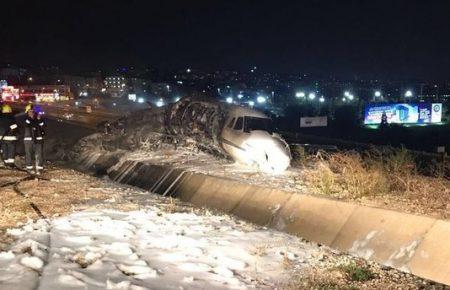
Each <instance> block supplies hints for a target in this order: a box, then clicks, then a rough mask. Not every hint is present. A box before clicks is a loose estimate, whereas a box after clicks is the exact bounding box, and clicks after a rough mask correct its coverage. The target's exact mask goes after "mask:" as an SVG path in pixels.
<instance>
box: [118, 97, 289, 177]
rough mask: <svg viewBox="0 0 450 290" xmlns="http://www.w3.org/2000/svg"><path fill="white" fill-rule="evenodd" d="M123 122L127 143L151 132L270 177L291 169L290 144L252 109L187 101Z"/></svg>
mask: <svg viewBox="0 0 450 290" xmlns="http://www.w3.org/2000/svg"><path fill="white" fill-rule="evenodd" d="M120 122H121V124H120V126H119V127H120V130H121V131H120V134H119V135H121V136H123V137H124V138H125V139H127V140H128V141H130V140H138V139H139V140H142V138H143V136H148V135H149V132H152V133H157V134H158V136H159V137H160V138H161V139H164V140H165V141H164V142H169V143H170V142H172V143H181V142H182V140H186V139H189V140H193V141H194V142H195V143H196V146H197V148H199V149H200V150H202V151H207V152H209V153H212V154H214V155H216V156H224V157H226V156H228V157H231V158H232V159H233V160H234V161H236V162H237V163H240V164H245V165H248V166H251V167H254V168H255V169H257V170H259V171H262V172H266V173H274V174H277V173H282V172H283V171H285V170H286V169H287V167H289V165H290V160H291V154H290V150H289V146H288V144H287V143H286V142H285V141H284V140H283V139H282V138H281V136H280V135H279V134H277V133H275V132H274V131H273V128H272V120H271V119H270V118H269V117H268V116H266V115H265V114H263V113H261V112H258V111H256V110H253V109H250V108H244V107H240V106H236V105H230V104H224V103H219V102H216V101H209V100H204V99H199V98H190V97H185V98H182V99H181V100H179V101H178V102H176V103H173V104H171V105H169V106H168V107H165V108H155V109H151V110H150V111H148V110H147V111H141V112H136V113H133V114H132V115H130V116H129V117H127V118H125V119H123V120H121V121H120ZM114 127H118V126H117V124H115V125H114ZM123 128H125V134H124V135H123ZM128 143H129V142H128Z"/></svg>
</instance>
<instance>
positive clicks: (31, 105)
mask: <svg viewBox="0 0 450 290" xmlns="http://www.w3.org/2000/svg"><path fill="white" fill-rule="evenodd" d="M31 109H33V104H27V105H26V106H25V113H28V111H29V110H31Z"/></svg>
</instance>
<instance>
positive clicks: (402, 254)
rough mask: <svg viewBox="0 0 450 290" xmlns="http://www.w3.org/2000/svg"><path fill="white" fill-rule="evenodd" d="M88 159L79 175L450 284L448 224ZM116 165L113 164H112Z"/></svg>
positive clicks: (108, 158)
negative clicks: (98, 175) (101, 173)
mask: <svg viewBox="0 0 450 290" xmlns="http://www.w3.org/2000/svg"><path fill="white" fill-rule="evenodd" d="M118 160H119V158H118V157H117V156H114V154H90V155H89V154H88V155H86V156H85V157H84V158H82V159H80V160H79V164H80V166H81V168H82V169H83V170H90V171H98V168H108V169H107V170H106V173H107V174H108V175H109V177H110V178H111V179H112V180H115V181H118V182H121V183H125V184H129V185H133V186H138V187H141V188H144V189H147V190H149V191H151V192H154V193H158V194H161V195H166V196H173V197H178V198H179V199H181V200H183V201H186V202H190V203H192V204H194V205H195V206H199V207H209V208H214V209H218V210H221V211H223V212H225V213H229V214H233V215H235V216H238V217H240V218H243V219H246V220H248V221H250V222H253V223H256V224H259V225H263V226H268V227H271V228H274V229H277V230H281V231H285V232H288V233H291V234H295V235H298V236H301V237H303V238H305V239H308V240H311V241H314V242H317V243H320V244H324V245H327V246H330V247H332V248H335V249H338V250H340V251H343V252H346V253H349V254H351V255H355V256H359V257H362V258H365V259H368V260H373V261H376V262H378V263H380V264H384V265H387V266H391V267H394V268H396V269H399V270H402V271H405V272H410V273H412V274H415V275H417V276H420V277H423V278H426V279H431V280H434V281H437V282H440V283H444V284H447V285H450V262H449V261H450V222H449V221H445V220H438V219H434V218H430V217H424V216H417V215H412V214H407V213H400V212H396V211H392V210H386V209H380V208H374V207H368V206H362V205H358V204H354V203H351V202H342V201H338V200H333V199H328V198H322V197H316V196H309V195H302V194H297V193H291V192H285V191H282V190H278V189H274V188H266V187H261V186H257V185H251V184H247V183H244V182H240V181H236V180H232V179H227V178H222V177H215V176H210V175H205V174H200V173H195V172H190V171H185V170H181V169H175V168H171V167H168V166H160V165H154V164H151V163H145V162H139V161H127V160H122V161H118ZM112 164H114V165H112Z"/></svg>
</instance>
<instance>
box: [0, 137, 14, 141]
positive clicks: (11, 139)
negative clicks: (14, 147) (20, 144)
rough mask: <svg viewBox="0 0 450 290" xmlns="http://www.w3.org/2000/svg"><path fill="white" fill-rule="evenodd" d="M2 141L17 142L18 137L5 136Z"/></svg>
mask: <svg viewBox="0 0 450 290" xmlns="http://www.w3.org/2000/svg"><path fill="white" fill-rule="evenodd" d="M0 138H1V136H0ZM2 140H3V141H15V140H17V137H16V136H3V138H2Z"/></svg>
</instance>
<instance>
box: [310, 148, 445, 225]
mask: <svg viewBox="0 0 450 290" xmlns="http://www.w3.org/2000/svg"><path fill="white" fill-rule="evenodd" d="M308 167H309V168H308ZM305 171H306V174H305V177H306V183H307V186H308V187H309V188H312V189H313V191H314V192H316V193H320V194H325V195H331V196H336V197H340V198H349V199H360V198H365V199H367V198H369V199H379V198H380V197H383V200H382V201H379V202H382V203H384V204H388V205H389V206H392V207H394V208H396V207H402V206H403V205H406V206H407V207H409V209H410V211H411V212H415V213H421V214H423V213H425V214H430V213H432V214H433V213H436V214H437V216H439V217H441V218H449V217H450V212H449V210H450V208H448V206H447V205H448V204H450V180H448V179H446V178H445V177H443V176H442V175H439V174H437V175H436V176H433V177H431V176H424V175H421V174H420V173H419V172H418V169H417V166H416V163H415V161H414V159H413V157H412V156H411V155H410V154H409V152H408V151H407V150H405V149H398V150H391V151H389V152H383V153H382V152H379V151H376V150H372V151H369V152H364V153H362V154H361V153H358V152H353V151H349V152H337V153H333V154H328V155H322V157H320V158H316V159H315V161H314V162H310V163H309V164H308V166H306V167H305ZM440 172H442V170H441V171H440ZM376 205H379V204H376Z"/></svg>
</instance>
